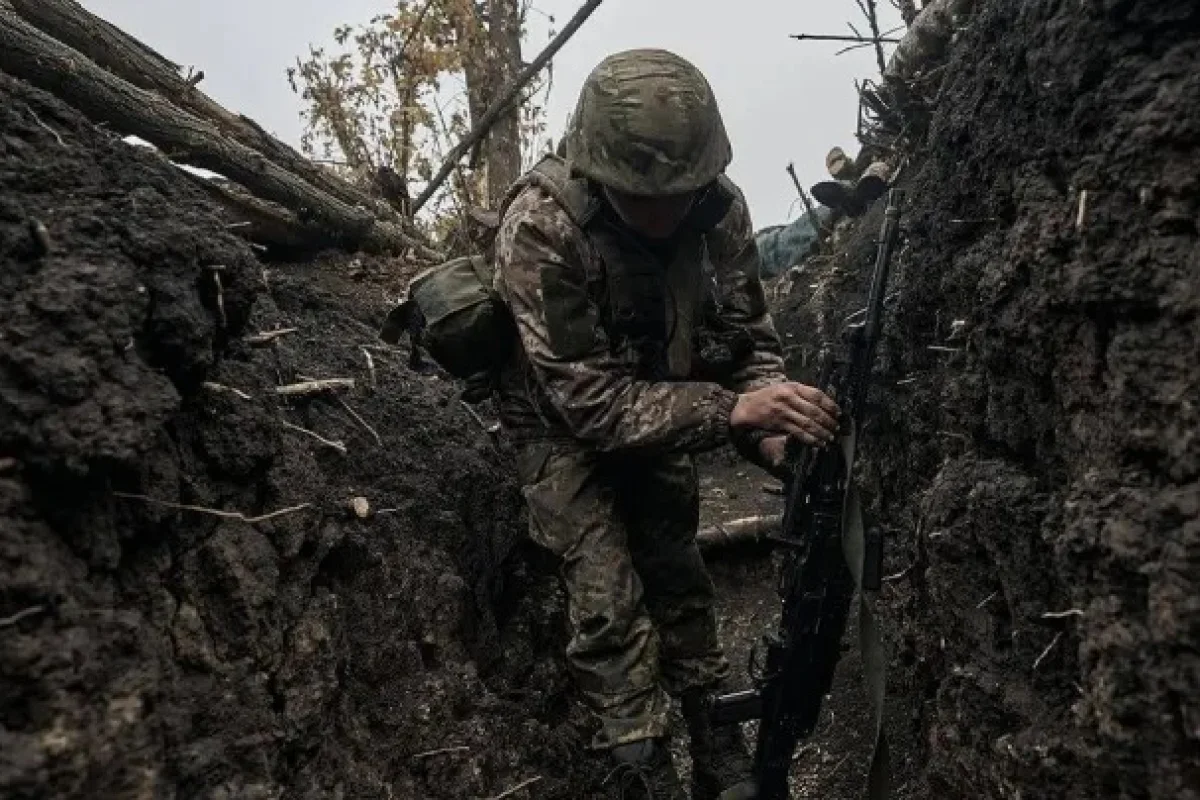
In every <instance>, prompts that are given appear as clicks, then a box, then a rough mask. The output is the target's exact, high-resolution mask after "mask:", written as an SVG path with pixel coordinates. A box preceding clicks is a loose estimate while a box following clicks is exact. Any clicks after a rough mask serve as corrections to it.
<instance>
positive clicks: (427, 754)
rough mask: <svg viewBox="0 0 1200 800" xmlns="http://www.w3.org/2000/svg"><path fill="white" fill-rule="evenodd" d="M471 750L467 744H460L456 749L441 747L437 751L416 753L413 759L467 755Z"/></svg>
mask: <svg viewBox="0 0 1200 800" xmlns="http://www.w3.org/2000/svg"><path fill="white" fill-rule="evenodd" d="M470 749H471V748H469V747H467V746H466V745H465V744H460V745H458V746H456V747H439V748H438V749H437V750H426V751H425V752H423V753H414V754H413V758H429V757H430V756H440V755H444V754H446V753H465V752H467V751H468V750H470Z"/></svg>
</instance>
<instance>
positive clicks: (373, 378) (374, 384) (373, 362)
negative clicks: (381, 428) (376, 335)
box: [361, 347, 379, 439]
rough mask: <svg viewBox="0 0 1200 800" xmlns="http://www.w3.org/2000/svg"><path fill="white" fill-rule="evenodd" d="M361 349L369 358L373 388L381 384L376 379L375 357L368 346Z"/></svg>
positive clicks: (368, 363)
mask: <svg viewBox="0 0 1200 800" xmlns="http://www.w3.org/2000/svg"><path fill="white" fill-rule="evenodd" d="M361 349H362V354H363V355H364V356H365V357H366V359H367V372H369V373H370V374H371V388H372V389H374V388H377V387H378V386H379V382H378V381H377V380H376V379H375V359H374V358H372V357H371V351H370V350H368V349H367V348H366V347H363V348H361ZM375 438H377V439H378V438H379V437H378V436H377V437H375Z"/></svg>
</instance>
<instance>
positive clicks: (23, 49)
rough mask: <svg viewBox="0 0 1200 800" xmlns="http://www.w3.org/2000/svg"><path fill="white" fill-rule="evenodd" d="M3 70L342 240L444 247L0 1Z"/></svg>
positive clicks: (371, 246)
mask: <svg viewBox="0 0 1200 800" xmlns="http://www.w3.org/2000/svg"><path fill="white" fill-rule="evenodd" d="M0 69H3V70H4V71H6V72H8V73H10V74H12V75H14V76H16V77H18V78H23V79H25V80H27V81H29V82H30V83H32V84H34V85H35V86H37V87H38V88H40V89H43V90H45V91H48V92H51V93H52V94H54V95H57V96H58V97H60V98H62V99H63V100H65V101H66V102H68V103H70V104H71V105H73V106H74V107H76V108H78V109H79V110H80V111H82V112H83V113H85V114H87V115H88V116H90V117H92V118H93V119H97V120H101V121H103V122H106V123H108V124H109V125H111V126H112V127H113V128H115V129H117V130H119V131H121V132H123V133H127V134H133V135H135V136H138V137H140V138H142V139H145V140H146V141H148V142H150V143H151V144H154V145H155V146H157V147H158V148H159V149H161V150H163V151H164V152H165V153H166V154H167V156H168V157H169V158H170V159H171V160H172V161H176V162H180V163H185V164H188V165H191V166H196V167H200V168H203V169H207V170H211V171H213V172H218V173H220V174H222V175H224V176H226V177H228V178H230V179H231V180H234V181H236V182H237V183H240V184H242V185H243V186H245V187H246V188H247V189H249V190H251V191H253V192H254V193H255V194H258V195H260V196H262V197H264V198H266V199H268V200H273V201H275V202H277V203H280V204H283V205H285V206H287V207H289V208H292V209H296V210H297V213H298V216H299V218H300V219H302V220H305V221H307V220H309V219H311V220H315V221H316V222H318V223H320V224H321V225H322V226H323V227H325V228H327V229H328V230H329V232H330V234H331V235H333V236H334V238H336V239H337V240H339V241H343V242H346V243H349V244H352V245H354V246H358V247H363V248H365V249H367V250H373V251H376V252H390V253H405V252H409V253H414V254H417V255H419V256H420V257H421V258H424V259H427V260H437V259H440V258H441V254H440V253H438V252H437V251H435V250H433V249H432V248H430V247H429V246H428V245H426V244H425V243H423V242H420V241H418V240H417V239H416V238H415V237H414V236H413V235H412V234H411V233H409V232H408V231H406V230H404V229H403V228H401V227H400V226H399V225H397V224H395V223H394V222H390V221H385V220H381V219H378V218H377V217H375V215H374V214H373V213H372V212H371V211H369V210H368V209H366V208H363V207H361V206H352V205H350V204H349V203H346V202H344V201H342V200H340V199H338V198H336V197H333V196H331V195H329V194H327V193H325V192H322V191H320V190H319V189H317V188H315V187H314V186H312V185H311V184H309V183H308V182H306V181H305V180H303V179H302V178H299V177H297V176H296V175H294V174H292V173H290V172H289V171H287V170H285V169H284V168H282V167H280V166H279V165H278V164H275V163H274V162H272V161H270V160H269V159H267V158H266V157H265V156H264V155H262V154H261V153H259V152H257V151H255V150H253V149H251V148H249V147H247V146H246V145H243V144H240V143H238V142H235V141H230V140H229V139H226V138H224V137H222V136H221V134H220V132H219V131H218V130H217V129H216V128H215V126H213V124H212V123H210V122H208V121H206V120H203V119H200V118H198V117H196V116H193V115H191V114H188V113H186V112H184V111H181V110H179V109H178V108H176V107H175V106H174V105H172V104H171V103H169V102H168V101H167V100H165V99H163V98H162V97H160V96H159V95H157V94H155V93H153V92H149V91H146V90H144V89H140V88H138V87H136V86H134V85H132V84H130V83H128V82H127V81H125V80H122V79H121V78H119V77H117V76H115V75H113V74H112V73H109V72H107V71H105V70H104V69H102V68H101V67H99V66H97V65H96V64H95V63H94V62H92V61H90V60H89V59H88V58H86V57H85V56H84V55H82V54H81V53H79V52H78V51H76V50H73V49H72V48H70V47H68V46H66V45H64V44H62V43H61V42H58V41H57V40H55V39H53V38H51V37H49V36H47V35H46V34H45V33H43V32H41V31H39V30H38V29H36V28H34V27H33V26H32V25H30V24H29V23H28V22H26V21H25V20H23V19H22V18H21V17H20V16H19V15H18V14H17V13H16V11H15V10H14V8H13V5H12V3H11V1H10V0H0Z"/></svg>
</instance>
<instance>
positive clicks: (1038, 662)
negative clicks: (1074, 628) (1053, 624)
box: [1033, 631, 1063, 672]
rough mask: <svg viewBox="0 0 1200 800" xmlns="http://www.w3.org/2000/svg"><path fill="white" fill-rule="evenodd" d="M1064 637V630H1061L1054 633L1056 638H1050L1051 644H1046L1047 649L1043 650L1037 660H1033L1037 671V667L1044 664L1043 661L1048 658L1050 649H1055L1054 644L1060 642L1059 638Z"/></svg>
mask: <svg viewBox="0 0 1200 800" xmlns="http://www.w3.org/2000/svg"><path fill="white" fill-rule="evenodd" d="M1062 637H1063V632H1062V631H1059V632H1058V633H1056V634H1054V638H1053V639H1051V640H1050V644H1048V645H1046V649H1045V650H1043V651H1042V654H1041V655H1040V656H1038V657H1037V660H1035V661H1034V662H1033V670H1034V672H1036V671H1037V668H1038V667H1040V666H1041V665H1042V662H1043V661H1045V660H1046V656H1048V655H1050V651H1051V650H1053V649H1054V645H1056V644H1058V640H1059V639H1061V638H1062Z"/></svg>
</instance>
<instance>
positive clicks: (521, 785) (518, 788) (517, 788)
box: [488, 775, 542, 800]
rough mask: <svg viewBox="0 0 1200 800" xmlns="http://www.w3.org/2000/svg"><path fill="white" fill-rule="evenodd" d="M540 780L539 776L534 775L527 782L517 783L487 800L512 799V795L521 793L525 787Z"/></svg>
mask: <svg viewBox="0 0 1200 800" xmlns="http://www.w3.org/2000/svg"><path fill="white" fill-rule="evenodd" d="M541 779H542V776H541V775H534V776H533V777H532V778H530V779H528V780H525V781H521V782H520V783H518V784H517V785H516V786H514V787H512V788H511V789H505V790H504V791H503V792H501V793H500V794H498V795H496V796H495V797H490V798H488V800H504V798H505V797H512V796H513V795H514V794H516V793H517V792H519V791H521V790H522V789H524V788H525V787H526V786H532V785H533V784H535V783H537V782H538V781H540V780H541Z"/></svg>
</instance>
